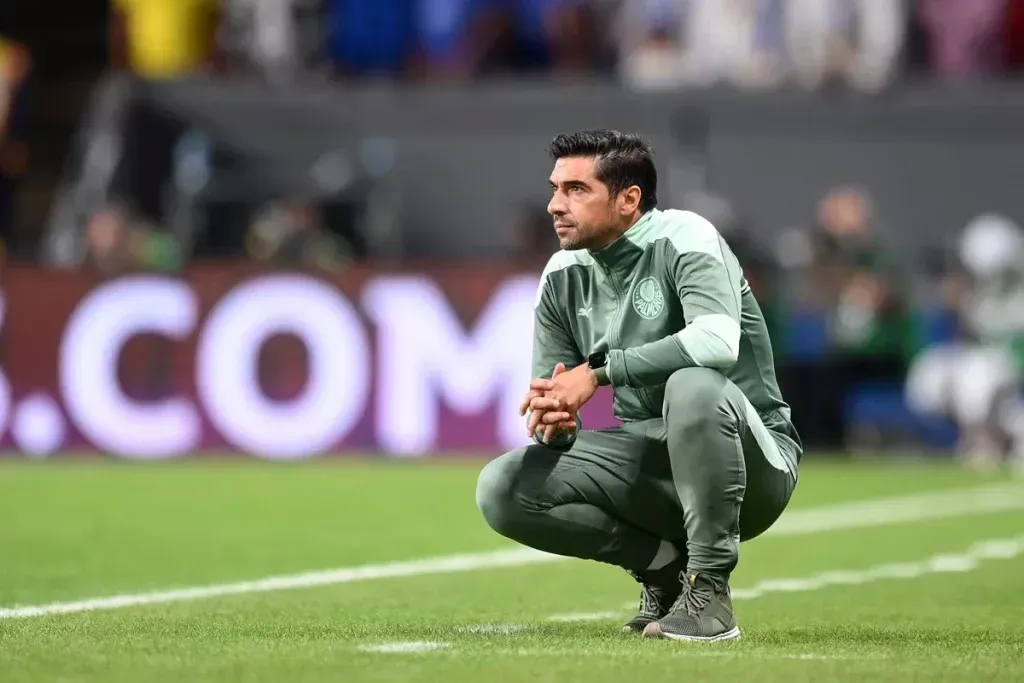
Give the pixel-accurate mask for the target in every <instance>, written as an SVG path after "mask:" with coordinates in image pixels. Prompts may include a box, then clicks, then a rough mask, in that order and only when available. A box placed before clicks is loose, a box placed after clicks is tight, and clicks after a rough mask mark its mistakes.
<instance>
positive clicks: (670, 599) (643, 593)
mask: <svg viewBox="0 0 1024 683" xmlns="http://www.w3.org/2000/svg"><path fill="white" fill-rule="evenodd" d="M681 564H682V561H681V560H676V561H675V562H672V563H671V564H669V565H668V566H666V567H665V568H663V569H657V570H654V571H647V572H628V573H629V575H630V576H632V577H633V578H634V579H636V581H637V583H639V584H640V608H639V610H638V612H637V615H636V616H635V617H633V618H632V619H630V620H629V621H628V622H626V625H625V626H623V627H622V632H623V633H638V634H639V633H643V630H644V628H646V627H647V625H648V624H650V623H652V622H655V621H657V620H658V619H661V618H662V617H663V616H665V615H666V614H668V612H669V610H670V609H672V604H673V603H674V602H675V601H676V599H677V598H678V597H679V594H680V593H681V592H682V591H683V585H682V584H681V583H680V581H679V576H680V573H679V565H681Z"/></svg>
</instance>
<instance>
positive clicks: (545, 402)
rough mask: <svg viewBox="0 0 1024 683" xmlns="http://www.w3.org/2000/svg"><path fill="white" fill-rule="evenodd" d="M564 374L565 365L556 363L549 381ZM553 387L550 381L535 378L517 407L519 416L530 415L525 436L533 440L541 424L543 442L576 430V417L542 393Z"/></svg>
mask: <svg viewBox="0 0 1024 683" xmlns="http://www.w3.org/2000/svg"><path fill="white" fill-rule="evenodd" d="M563 372H565V363H558V364H557V365H555V368H554V370H552V372H551V379H554V378H555V377H557V376H558V375H560V374H562V373H563ZM552 387H553V384H552V382H551V380H549V379H543V378H539V377H538V378H537V379H534V380H533V381H532V382H530V390H529V391H528V392H526V396H525V397H524V398H523V402H522V403H521V404H520V405H519V414H520V415H523V416H525V415H526V412H527V411H531V413H530V422H529V424H528V426H527V434H528V435H529V436H530V438H531V439H532V438H533V435H534V433H536V431H537V429H538V427H540V426H541V423H542V422H543V424H544V440H545V441H550V440H551V439H553V438H554V437H555V436H557V435H558V434H559V433H561V432H569V431H573V430H575V429H576V416H575V415H573V414H571V413H570V412H569V411H568V410H566V409H565V407H564V406H562V405H561V403H559V401H557V400H556V399H553V398H547V397H545V396H544V393H545V392H546V391H548V390H550V389H551V388H552Z"/></svg>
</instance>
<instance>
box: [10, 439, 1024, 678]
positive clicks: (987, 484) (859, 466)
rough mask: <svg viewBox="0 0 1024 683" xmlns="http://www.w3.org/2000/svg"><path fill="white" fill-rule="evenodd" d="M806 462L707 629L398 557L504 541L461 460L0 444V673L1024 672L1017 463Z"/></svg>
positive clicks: (514, 569)
mask: <svg viewBox="0 0 1024 683" xmlns="http://www.w3.org/2000/svg"><path fill="white" fill-rule="evenodd" d="M805 462H806V465H805V467H804V470H803V472H802V479H801V482H800V485H799V488H798V491H797V495H796V497H795V499H794V501H793V504H792V506H791V508H790V510H789V511H787V513H786V515H785V516H784V517H783V520H781V521H780V530H779V532H778V533H774V534H772V533H770V534H769V535H767V536H765V537H764V538H761V539H758V540H755V541H752V542H750V543H747V544H744V545H743V546H742V555H741V563H740V567H739V569H738V570H737V572H736V574H735V576H734V578H733V582H732V583H733V590H734V592H735V594H736V596H737V597H736V601H735V602H736V608H737V614H738V618H739V622H740V626H741V628H742V629H743V638H742V639H741V640H739V641H737V642H732V643H723V644H715V645H694V644H685V643H677V642H672V641H645V640H642V639H638V638H635V637H630V636H627V635H624V634H622V633H620V632H619V625H620V624H621V623H622V622H623V621H624V620H625V619H626V618H628V616H629V614H630V608H629V605H631V604H633V603H634V602H635V600H636V598H637V594H638V591H637V587H636V584H635V583H634V582H633V581H632V580H631V579H630V578H629V577H628V576H626V575H625V573H624V572H622V571H621V570H617V569H615V568H612V567H606V566H602V565H599V564H597V563H593V562H583V561H578V560H560V561H537V562H534V561H531V559H530V557H529V556H528V553H526V554H523V553H518V554H516V553H513V555H512V556H514V557H517V558H519V560H516V562H515V563H513V564H511V565H510V566H503V567H494V566H487V564H488V561H487V560H483V561H481V564H483V565H484V566H479V567H476V568H468V569H469V570H467V571H459V572H453V571H448V569H451V567H449V566H448V565H444V564H442V565H434V566H432V567H429V566H427V565H421V564H416V563H415V561H417V560H422V559H423V558H438V557H447V556H450V555H453V554H464V553H469V554H474V555H472V557H481V556H482V555H481V556H478V555H476V554H479V553H485V552H487V551H495V550H506V549H510V548H511V549H515V548H516V546H515V545H514V544H511V543H509V542H507V541H505V540H504V539H501V538H500V537H498V536H496V535H495V534H494V533H493V532H491V531H490V530H489V529H488V528H487V527H486V526H485V525H484V523H483V522H482V520H481V519H480V517H479V515H478V513H477V511H476V508H475V505H474V500H473V492H474V485H475V480H476V473H477V471H478V470H479V467H480V466H481V464H482V461H479V460H474V461H466V460H447V461H432V462H408V461H387V462H383V461H366V460H361V461H349V462H338V461H334V462H324V461H320V462H310V463H302V464H299V463H294V464H267V463H256V462H251V461H244V462H243V461H212V462H211V461H206V462H198V461H196V460H191V461H185V462H178V463H168V464H145V463H122V462H108V461H93V462H82V463H73V462H63V463H53V462H51V463H27V462H21V461H6V462H0V520H2V524H0V682H3V683H9V682H10V683H13V682H21V681H24V682H28V681H31V682H33V683H37V682H44V681H61V682H67V683H70V682H78V681H82V682H86V681H88V682H96V683H120V682H129V681H130V682H132V683H135V682H143V681H145V682H147V683H148V682H160V681H190V682H192V681H211V682H217V683H220V682H227V681H246V682H257V681H259V682H263V681H266V682H268V683H270V682H273V683H285V682H287V683H300V682H310V683H314V682H315V683H321V682H324V683H326V682H328V681H331V682H339V683H349V682H353V681H379V682H391V681H444V682H446V683H463V682H467V683H468V682H470V681H472V682H474V683H478V682H490V681H502V682H506V681H507V682H514V681H529V682H530V683H542V682H544V681H552V682H558V683H563V682H565V681H587V683H620V682H622V681H670V680H672V681H690V680H708V681H724V680H736V681H766V682H768V683H772V682H775V681H778V682H782V681H785V682H787V683H792V682H795V681H815V682H817V681H873V682H874V681H901V682H902V681H929V682H933V681H983V682H985V683H996V682H1001V681H1024V481H1014V480H1012V479H1007V478H1003V477H1002V476H1001V475H980V474H974V473H968V472H964V471H962V470H960V469H958V468H955V467H952V466H939V465H925V464H896V463H884V462H878V461H872V462H860V463H845V464H839V463H819V462H815V461H814V458H813V456H811V457H808V458H807V459H806V461H805ZM860 501H865V502H863V504H858V502H860ZM787 525H788V526H787ZM523 558H525V559H523ZM533 559H538V558H536V557H534V558H533ZM539 559H544V558H539ZM402 561H410V562H412V564H403V565H394V564H389V563H395V562H402ZM474 561H476V560H474ZM362 565H373V566H372V567H371V569H370V570H367V571H368V574H367V575H364V576H356V575H355V574H354V573H353V572H348V573H346V572H339V573H338V574H332V575H330V577H332V578H330V579H325V580H323V581H322V582H321V585H316V586H313V587H288V586H286V585H277V584H271V585H269V586H268V585H266V584H244V585H243V586H242V587H241V588H238V589H237V590H236V591H235V594H232V595H223V594H217V592H216V591H215V592H214V593H215V594H213V595H205V596H202V595H200V596H195V595H193V596H191V597H192V598H193V599H187V600H186V599H176V598H174V596H171V598H168V600H167V601H166V602H161V603H159V604H145V605H139V604H131V603H133V601H134V602H137V601H138V600H137V599H132V598H130V599H127V600H126V603H127V604H125V605H123V606H119V607H114V608H111V609H101V610H91V611H72V612H70V613H46V614H41V615H36V616H24V615H23V614H22V613H18V612H14V611H12V610H11V608H15V607H33V606H47V605H49V607H45V608H44V609H43V610H42V611H43V612H52V611H54V610H57V609H59V607H53V605H58V606H59V605H65V606H66V604H67V603H74V602H76V601H81V600H85V599H90V598H98V597H105V596H117V595H125V594H134V595H137V596H143V597H144V596H146V595H150V594H151V593H152V592H158V591H167V590H170V589H178V588H188V587H194V586H210V585H220V584H233V583H235V582H239V581H248V580H258V579H262V578H265V577H272V576H285V577H290V576H293V575H298V574H302V573H304V572H311V571H317V570H333V569H344V568H351V567H356V566H362ZM394 566H400V567H405V569H403V570H402V571H401V572H400V573H402V575H401V576H387V577H385V576H380V575H379V574H380V573H381V572H382V570H381V567H384V568H387V567H394ZM424 567H427V568H429V569H431V571H429V572H424V571H422V570H423V568H424ZM462 568H463V569H467V567H462ZM384 573H386V571H385V572H384ZM353 578H360V579H361V580H352V579H353ZM255 588H260V590H255ZM178 597H179V598H180V597H184V596H178ZM172 598H174V599H172Z"/></svg>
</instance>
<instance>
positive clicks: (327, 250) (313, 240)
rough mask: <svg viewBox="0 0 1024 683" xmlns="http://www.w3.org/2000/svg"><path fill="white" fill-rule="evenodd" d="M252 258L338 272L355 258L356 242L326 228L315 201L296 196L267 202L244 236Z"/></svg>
mask: <svg viewBox="0 0 1024 683" xmlns="http://www.w3.org/2000/svg"><path fill="white" fill-rule="evenodd" d="M245 248H246V251H247V252H248V253H249V255H250V256H252V257H253V258H255V259H258V260H261V261H267V262H271V263H275V264H277V265H282V266H312V267H316V268H322V269H324V270H331V271H338V270H341V269H344V268H345V267H346V266H348V265H349V264H351V263H353V262H354V261H356V260H357V258H358V254H359V245H357V244H355V243H354V242H353V241H352V240H346V239H344V238H342V237H341V236H340V235H338V234H336V233H334V232H332V231H331V230H328V229H327V228H326V227H324V225H323V224H322V222H321V220H320V216H319V211H318V209H317V207H316V206H315V204H314V203H313V202H311V201H306V200H304V199H302V198H299V197H293V198H290V199H288V200H286V201H274V202H270V203H268V204H267V205H266V206H264V207H263V209H262V210H260V211H259V212H258V214H257V215H256V218H255V220H254V221H253V223H252V226H251V227H250V229H249V234H248V235H247V236H246V238H245Z"/></svg>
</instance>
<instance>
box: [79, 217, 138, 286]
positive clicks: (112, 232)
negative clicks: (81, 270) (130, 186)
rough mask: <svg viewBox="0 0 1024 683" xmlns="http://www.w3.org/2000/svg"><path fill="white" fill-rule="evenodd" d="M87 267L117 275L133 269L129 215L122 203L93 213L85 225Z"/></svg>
mask: <svg viewBox="0 0 1024 683" xmlns="http://www.w3.org/2000/svg"><path fill="white" fill-rule="evenodd" d="M85 235H86V266H88V267H90V268H92V269H94V270H95V271H97V272H98V273H100V274H101V275H102V276H103V277H116V276H118V275H121V274H122V273H124V272H126V271H127V270H129V269H130V266H131V257H130V254H131V252H130V249H129V246H128V216H127V212H126V210H125V209H124V208H123V207H121V206H119V205H110V206H107V207H105V208H103V209H100V210H98V211H96V212H94V213H93V214H92V215H91V216H90V217H89V221H88V223H87V225H86V233H85Z"/></svg>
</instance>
